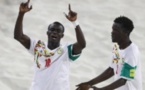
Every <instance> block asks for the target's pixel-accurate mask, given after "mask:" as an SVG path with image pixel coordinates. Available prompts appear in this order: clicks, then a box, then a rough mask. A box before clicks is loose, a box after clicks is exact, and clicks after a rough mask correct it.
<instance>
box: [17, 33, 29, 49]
mask: <svg viewBox="0 0 145 90" xmlns="http://www.w3.org/2000/svg"><path fill="white" fill-rule="evenodd" d="M18 41H19V42H20V43H21V44H22V45H23V46H24V47H25V48H27V49H29V48H30V38H29V37H28V36H27V35H22V37H21V38H20V39H19V40H18Z"/></svg>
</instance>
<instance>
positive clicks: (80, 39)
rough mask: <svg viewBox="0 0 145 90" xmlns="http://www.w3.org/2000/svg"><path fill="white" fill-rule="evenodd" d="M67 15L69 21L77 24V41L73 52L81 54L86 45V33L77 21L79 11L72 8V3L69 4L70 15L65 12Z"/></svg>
mask: <svg viewBox="0 0 145 90" xmlns="http://www.w3.org/2000/svg"><path fill="white" fill-rule="evenodd" d="M65 16H66V18H67V19H68V20H69V21H71V22H72V23H74V24H75V25H76V26H75V31H76V38H77V42H76V43H74V44H73V54H80V53H81V52H82V50H83V49H84V48H85V47H86V41H85V38H84V34H83V32H82V30H81V28H80V26H79V24H78V23H77V13H76V12H74V11H72V10H71V6H70V4H69V13H68V15H66V14H65Z"/></svg>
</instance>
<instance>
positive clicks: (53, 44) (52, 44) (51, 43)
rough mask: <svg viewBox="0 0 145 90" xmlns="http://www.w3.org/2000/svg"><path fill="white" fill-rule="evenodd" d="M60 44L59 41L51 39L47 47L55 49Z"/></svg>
mask: <svg viewBox="0 0 145 90" xmlns="http://www.w3.org/2000/svg"><path fill="white" fill-rule="evenodd" d="M59 45H60V44H59V42H51V41H49V42H48V44H47V47H48V48H49V49H51V50H53V49H55V48H57V47H59Z"/></svg>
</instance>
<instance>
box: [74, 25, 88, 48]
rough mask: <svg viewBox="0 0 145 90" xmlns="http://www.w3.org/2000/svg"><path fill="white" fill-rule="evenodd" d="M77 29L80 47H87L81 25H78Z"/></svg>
mask: <svg viewBox="0 0 145 90" xmlns="http://www.w3.org/2000/svg"><path fill="white" fill-rule="evenodd" d="M75 31H76V38H77V44H78V45H79V47H80V48H82V49H83V48H85V47H86V41H85V37H84V34H83V32H82V30H81V28H80V26H79V25H77V26H76V28H75Z"/></svg>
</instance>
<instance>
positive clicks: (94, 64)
mask: <svg viewBox="0 0 145 90" xmlns="http://www.w3.org/2000/svg"><path fill="white" fill-rule="evenodd" d="M25 1H26V0H0V42H1V43H0V90H28V89H29V87H30V85H31V80H32V77H33V68H32V65H33V56H32V55H31V54H29V53H28V51H27V50H26V49H25V48H24V47H23V46H22V45H21V44H20V43H19V42H17V41H16V40H14V38H13V37H14V36H13V32H14V26H15V22H16V19H17V15H18V11H19V5H20V3H21V2H25ZM69 3H70V4H71V7H72V10H74V11H76V12H77V13H78V21H79V23H80V26H81V28H82V30H83V32H84V35H85V38H86V41H87V47H86V48H85V49H84V51H83V52H82V55H81V57H80V58H79V59H78V60H77V61H75V62H72V63H71V68H70V86H71V90H75V88H76V87H75V85H77V84H78V83H81V82H84V81H88V80H90V79H92V78H94V77H96V76H98V75H99V74H100V73H102V71H104V70H105V69H106V68H107V67H108V66H109V65H110V62H111V53H112V46H113V44H112V42H111V30H112V29H111V27H112V24H113V20H114V19H115V18H116V17H118V16H120V15H124V16H127V17H129V18H130V19H131V20H133V22H134V26H135V29H134V31H133V32H132V34H131V39H132V41H133V42H134V43H136V44H137V45H138V47H139V49H140V52H141V60H142V67H143V66H144V65H145V61H144V60H145V55H144V54H145V45H144V44H145V39H144V38H145V30H144V29H145V10H144V9H145V0H31V3H30V5H32V6H33V9H32V10H31V11H30V12H28V13H27V14H26V15H25V17H24V25H23V29H24V33H25V34H27V35H28V36H30V37H33V38H37V39H42V40H44V41H47V36H46V31H47V27H48V25H49V24H50V23H52V22H54V21H59V22H61V23H63V25H64V26H65V36H64V38H63V40H62V43H63V42H70V41H71V42H72V43H73V42H75V41H76V38H75V31H74V27H73V25H72V23H71V22H69V21H68V20H67V19H66V18H65V16H64V14H63V12H66V13H67V12H68V4H69ZM142 76H143V88H145V81H144V79H145V70H144V69H142ZM112 81H113V79H110V80H107V81H106V82H103V83H101V84H99V85H97V86H98V87H102V86H104V85H108V84H109V83H111V82H112Z"/></svg>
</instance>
